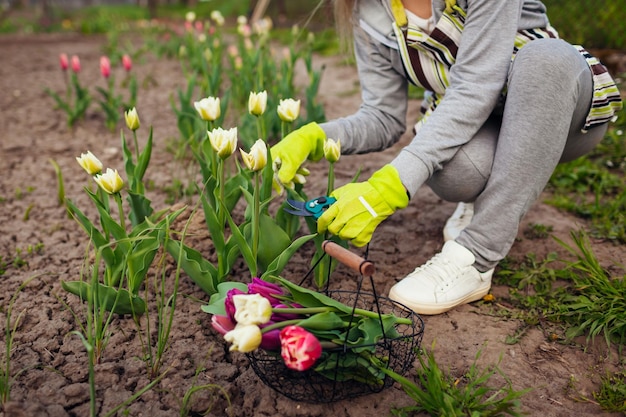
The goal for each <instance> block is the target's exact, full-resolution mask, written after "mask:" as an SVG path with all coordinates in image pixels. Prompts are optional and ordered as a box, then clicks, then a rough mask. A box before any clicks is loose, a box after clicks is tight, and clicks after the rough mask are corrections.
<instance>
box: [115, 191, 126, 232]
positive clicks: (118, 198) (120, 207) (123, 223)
mask: <svg viewBox="0 0 626 417" xmlns="http://www.w3.org/2000/svg"><path fill="white" fill-rule="evenodd" d="M113 198H115V201H116V202H117V208H118V210H119V213H120V226H122V229H123V230H124V232H126V220H125V219H124V207H123V205H122V196H121V195H120V193H115V194H113Z"/></svg>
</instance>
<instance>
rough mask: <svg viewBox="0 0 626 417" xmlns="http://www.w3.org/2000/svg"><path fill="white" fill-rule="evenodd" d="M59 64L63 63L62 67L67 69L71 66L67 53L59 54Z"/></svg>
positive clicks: (64, 69)
mask: <svg viewBox="0 0 626 417" xmlns="http://www.w3.org/2000/svg"><path fill="white" fill-rule="evenodd" d="M59 64H60V65H61V69H62V70H63V71H66V70H67V69H68V68H69V67H70V61H69V59H68V58H67V54H61V55H59Z"/></svg>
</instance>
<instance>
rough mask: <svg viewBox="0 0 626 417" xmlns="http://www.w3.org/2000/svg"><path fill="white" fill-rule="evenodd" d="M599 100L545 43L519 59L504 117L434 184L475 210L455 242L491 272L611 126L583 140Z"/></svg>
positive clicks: (574, 59)
mask: <svg viewBox="0 0 626 417" xmlns="http://www.w3.org/2000/svg"><path fill="white" fill-rule="evenodd" d="M592 95H593V82H592V74H591V71H590V69H589V66H588V65H587V63H586V62H585V60H584V59H583V58H582V56H581V55H580V54H579V53H578V52H577V51H576V49H574V48H572V47H571V46H570V45H568V44H567V43H565V42H564V41H561V40H557V39H540V40H535V41H531V42H530V43H528V44H527V45H525V46H524V47H523V48H522V49H521V50H520V51H519V52H518V54H517V56H516V57H515V60H514V61H513V64H512V66H511V71H510V74H509V80H508V93H507V98H506V103H505V104H504V109H503V112H502V115H501V116H495V115H494V116H491V117H490V118H489V120H488V121H487V123H485V125H484V126H483V127H482V129H481V130H480V131H479V132H478V133H477V134H476V136H475V137H474V138H473V139H472V140H471V141H470V142H468V143H467V144H465V145H464V146H462V147H461V148H460V149H459V151H458V152H457V154H456V155H455V156H454V158H452V159H451V160H450V161H449V162H447V163H446V165H444V166H443V168H442V169H441V170H440V171H438V172H436V173H435V174H434V175H433V176H432V177H431V179H430V180H429V181H428V185H429V186H430V187H431V188H432V189H433V191H434V192H435V193H437V194H438V195H439V196H440V197H441V198H443V199H445V200H448V201H465V202H470V201H473V202H474V217H473V218H472V222H471V224H470V225H469V226H468V227H467V228H466V229H465V230H464V231H463V232H462V233H461V235H460V236H459V237H458V238H457V239H456V241H457V242H458V243H460V244H461V245H463V246H464V247H466V248H467V249H469V250H470V251H472V252H473V253H474V255H475V256H476V264H475V266H476V268H477V269H479V270H481V271H486V270H488V269H491V268H493V267H494V266H495V265H496V264H497V263H498V262H499V261H500V260H502V259H503V258H504V257H505V256H506V255H507V253H508V252H509V250H510V249H511V246H512V245H513V242H514V240H515V238H516V236H517V232H518V229H519V224H520V221H521V219H522V217H523V216H524V215H525V214H526V213H527V211H528V210H529V208H530V206H531V205H532V204H533V202H534V201H535V200H536V199H537V198H538V197H539V195H540V193H541V192H542V190H543V189H544V187H545V186H546V184H547V182H548V180H549V179H550V176H551V175H552V172H553V171H554V168H555V167H556V165H557V164H558V163H559V162H565V161H570V160H572V159H575V158H578V157H580V156H582V155H584V154H585V153H587V152H589V151H590V150H591V149H592V148H593V147H594V146H595V145H597V144H598V143H599V142H600V141H601V140H602V138H603V137H604V134H605V133H606V129H607V125H606V124H605V125H602V126H599V127H595V128H592V129H591V130H589V131H588V132H587V133H582V132H581V128H582V127H583V125H584V122H585V118H586V116H587V113H588V111H589V107H590V104H591V99H592Z"/></svg>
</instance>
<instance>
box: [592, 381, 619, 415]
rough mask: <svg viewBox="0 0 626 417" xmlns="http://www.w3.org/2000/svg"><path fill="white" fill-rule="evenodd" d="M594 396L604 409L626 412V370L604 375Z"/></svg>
mask: <svg viewBox="0 0 626 417" xmlns="http://www.w3.org/2000/svg"><path fill="white" fill-rule="evenodd" d="M594 398H595V400H596V401H597V402H598V404H600V407H602V409H604V410H606V411H609V412H614V413H619V412H621V413H626V372H624V371H622V372H616V373H614V374H607V375H605V376H604V377H602V382H601V384H600V389H599V390H598V392H596V393H594Z"/></svg>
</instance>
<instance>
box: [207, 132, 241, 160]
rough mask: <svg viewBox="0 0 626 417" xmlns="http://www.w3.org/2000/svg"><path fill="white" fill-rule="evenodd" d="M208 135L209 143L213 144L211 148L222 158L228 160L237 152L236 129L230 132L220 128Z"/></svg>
mask: <svg viewBox="0 0 626 417" xmlns="http://www.w3.org/2000/svg"><path fill="white" fill-rule="evenodd" d="M207 133H208V134H209V142H211V146H212V147H213V149H214V150H215V152H217V156H219V157H220V158H222V159H226V158H228V157H229V156H231V155H232V154H233V152H235V149H237V128H236V127H233V128H231V129H228V130H224V129H222V128H221V127H218V128H217V129H213V130H212V131H210V132H207Z"/></svg>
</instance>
